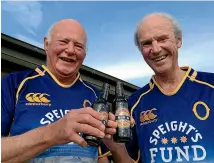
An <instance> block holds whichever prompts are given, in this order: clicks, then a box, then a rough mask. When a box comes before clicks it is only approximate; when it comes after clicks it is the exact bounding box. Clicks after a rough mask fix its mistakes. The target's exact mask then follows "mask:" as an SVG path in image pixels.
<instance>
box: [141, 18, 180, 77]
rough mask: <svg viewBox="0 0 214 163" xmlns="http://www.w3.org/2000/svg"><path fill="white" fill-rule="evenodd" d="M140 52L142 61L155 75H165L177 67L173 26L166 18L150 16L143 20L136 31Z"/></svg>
mask: <svg viewBox="0 0 214 163" xmlns="http://www.w3.org/2000/svg"><path fill="white" fill-rule="evenodd" d="M138 38H139V43H140V50H141V53H142V54H143V57H144V60H145V61H146V63H147V64H148V65H149V66H150V67H151V68H152V70H153V71H154V72H155V73H156V74H159V73H166V72H167V71H169V70H171V69H173V68H174V67H175V66H178V48H180V47H181V44H182V42H181V38H179V39H176V37H175V35H174V31H173V26H172V24H171V23H170V22H169V20H167V19H166V18H163V17H161V16H157V15H156V16H151V17H148V18H146V19H145V20H144V22H143V23H142V25H141V26H140V28H139V31H138Z"/></svg>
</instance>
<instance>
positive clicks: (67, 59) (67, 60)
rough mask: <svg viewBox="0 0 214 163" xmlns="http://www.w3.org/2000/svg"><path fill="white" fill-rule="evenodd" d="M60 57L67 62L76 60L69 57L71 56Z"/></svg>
mask: <svg viewBox="0 0 214 163" xmlns="http://www.w3.org/2000/svg"><path fill="white" fill-rule="evenodd" d="M59 58H60V59H61V60H63V61H65V62H75V60H73V59H69V58H65V57H59Z"/></svg>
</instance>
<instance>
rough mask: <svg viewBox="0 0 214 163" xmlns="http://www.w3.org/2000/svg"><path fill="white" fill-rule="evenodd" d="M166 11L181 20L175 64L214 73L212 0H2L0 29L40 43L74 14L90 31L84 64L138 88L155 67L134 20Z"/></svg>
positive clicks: (29, 41)
mask: <svg viewBox="0 0 214 163" xmlns="http://www.w3.org/2000/svg"><path fill="white" fill-rule="evenodd" d="M153 12H165V13H168V14H171V15H172V16H173V17H174V18H176V19H177V21H178V22H179V23H180V25H181V27H182V30H183V31H182V32H183V45H182V47H181V49H179V65H180V66H190V67H192V68H194V69H195V70H198V71H208V72H214V50H213V49H214V2H211V1H210V2H209V1H207V2H199V1H195V2H194V1H190V2H187V1H186V2H185V1H180V2H179V1H178V2H173V1H171V2H170V1H165V2H159V1H158V2H154V1H151V2H146V1H135V2H131V1H123V2H122V1H117V2H114V1H109V2H101V1H100V2H99V1H94V2H89V1H87V2H75V1H64V2H58V1H52V2H50V1H46V2H45V1H23V2H17V1H3V2H2V3H1V14H2V15H1V18H2V19H1V23H2V25H1V32H2V33H4V34H7V35H10V36H12V37H15V38H17V39H20V40H22V41H25V42H28V43H30V44H33V45H35V46H38V47H41V48H43V38H44V36H45V35H46V34H47V31H48V29H49V27H50V26H51V25H53V24H54V23H56V22H57V21H59V20H61V19H68V18H72V19H76V20H78V21H79V22H80V23H81V24H82V25H83V26H84V28H85V30H86V32H87V35H88V47H87V48H88V50H87V56H86V59H85V61H84V63H83V64H84V65H86V66H89V67H92V68H94V69H96V70H99V71H101V72H104V73H106V74H109V75H111V76H114V77H117V78H120V79H122V80H124V81H127V82H129V83H132V84H134V85H137V86H139V87H142V86H144V85H145V84H147V83H148V81H149V79H150V78H151V75H153V71H152V70H151V69H150V68H149V67H148V66H147V65H146V63H145V61H144V59H143V57H142V55H141V53H140V52H139V50H138V49H137V47H136V46H135V44H134V32H135V29H136V26H137V24H138V22H139V21H140V20H141V19H142V18H143V17H144V16H145V15H147V14H149V13H153Z"/></svg>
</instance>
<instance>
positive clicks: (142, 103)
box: [126, 67, 214, 163]
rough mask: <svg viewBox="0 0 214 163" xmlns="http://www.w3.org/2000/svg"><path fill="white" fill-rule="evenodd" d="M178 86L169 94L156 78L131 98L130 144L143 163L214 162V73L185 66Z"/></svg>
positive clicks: (134, 156) (134, 154)
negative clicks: (131, 133) (133, 122)
mask: <svg viewBox="0 0 214 163" xmlns="http://www.w3.org/2000/svg"><path fill="white" fill-rule="evenodd" d="M182 69H184V70H185V71H186V75H185V77H184V78H183V80H182V82H181V83H180V85H179V86H178V88H177V89H176V90H175V91H174V92H173V93H171V94H166V93H165V92H164V90H163V89H162V88H161V87H160V86H159V85H158V84H157V82H156V81H155V79H154V77H153V78H152V79H151V81H150V83H149V84H148V85H146V86H144V87H143V88H141V89H139V90H138V91H137V92H136V93H134V94H133V95H132V96H130V98H129V107H130V108H131V114H132V116H133V118H134V119H135V122H136V124H135V126H134V127H133V137H132V140H131V141H130V142H129V143H128V144H127V145H126V146H127V150H128V152H129V154H130V156H131V157H132V158H133V160H135V161H137V160H141V161H140V162H143V163H165V162H171V163H177V162H182V163H186V162H188V163H189V162H191V163H193V162H198V163H213V162H214V127H213V125H214V74H212V73H205V72H196V71H194V70H193V69H191V68H189V67H186V68H185V67H184V68H182Z"/></svg>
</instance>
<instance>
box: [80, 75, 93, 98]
mask: <svg viewBox="0 0 214 163" xmlns="http://www.w3.org/2000/svg"><path fill="white" fill-rule="evenodd" d="M80 81H81V82H82V83H83V84H84V86H86V87H87V88H89V89H90V90H92V91H93V92H94V95H95V97H96V98H97V94H96V92H95V91H94V89H93V88H91V87H90V86H88V85H87V84H85V82H84V81H83V80H82V78H81V77H80Z"/></svg>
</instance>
